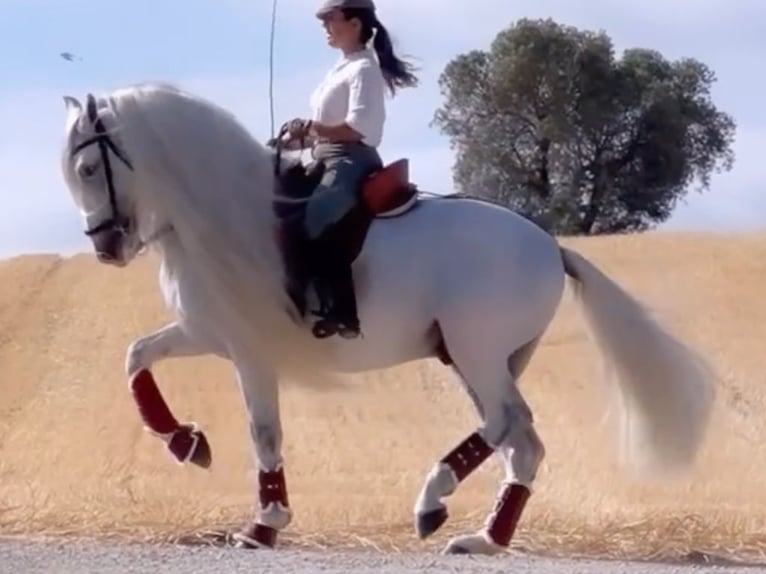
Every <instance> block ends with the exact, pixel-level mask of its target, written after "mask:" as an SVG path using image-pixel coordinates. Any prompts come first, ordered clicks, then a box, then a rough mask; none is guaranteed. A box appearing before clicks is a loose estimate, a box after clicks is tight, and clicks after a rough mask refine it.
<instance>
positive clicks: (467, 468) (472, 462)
mask: <svg viewBox="0 0 766 574" xmlns="http://www.w3.org/2000/svg"><path fill="white" fill-rule="evenodd" d="M493 452H494V449H493V448H492V447H491V446H489V445H488V444H487V442H486V441H485V440H484V439H483V438H482V437H481V435H480V434H479V433H478V432H475V433H473V434H472V435H471V436H469V437H468V438H467V439H465V440H464V441H463V442H461V443H460V444H459V445H458V446H457V447H455V449H454V450H452V452H450V453H449V454H448V455H447V456H445V457H444V458H443V459H442V460H441V462H443V463H445V464H448V465H449V466H450V468H452V470H453V471H454V472H455V475H456V476H457V480H458V482H460V481H462V480H463V479H465V477H467V476H468V475H469V474H471V473H472V472H473V471H474V470H476V469H477V468H478V467H479V466H480V465H481V463H483V462H484V461H485V460H487V458H488V457H489V455H491V454H492V453H493Z"/></svg>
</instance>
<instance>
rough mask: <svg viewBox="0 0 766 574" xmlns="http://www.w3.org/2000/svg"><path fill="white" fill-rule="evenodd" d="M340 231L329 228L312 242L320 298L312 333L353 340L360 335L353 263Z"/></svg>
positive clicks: (318, 335) (316, 287)
mask: <svg viewBox="0 0 766 574" xmlns="http://www.w3.org/2000/svg"><path fill="white" fill-rule="evenodd" d="M337 233H338V230H337V229H330V230H328V231H327V232H325V233H323V234H322V235H321V236H320V237H319V238H317V239H316V240H315V241H314V242H313V245H312V247H313V249H312V252H313V262H314V274H313V275H314V286H315V289H316V292H317V295H318V297H319V301H320V305H321V307H320V309H319V311H318V312H317V313H316V314H317V315H318V316H319V317H320V319H319V320H318V321H317V322H316V323H315V324H314V327H313V329H312V332H313V334H314V336H316V337H319V338H325V337H329V336H331V335H335V334H336V333H337V334H339V335H340V336H341V337H344V338H346V339H353V338H355V337H358V336H359V334H360V328H359V318H358V317H357V306H356V294H355V292H354V277H353V272H352V270H351V263H350V262H348V261H347V260H346V259H347V258H346V257H344V255H345V249H344V248H343V245H341V244H339V242H338V239H339V238H336V237H335V236H336V235H337Z"/></svg>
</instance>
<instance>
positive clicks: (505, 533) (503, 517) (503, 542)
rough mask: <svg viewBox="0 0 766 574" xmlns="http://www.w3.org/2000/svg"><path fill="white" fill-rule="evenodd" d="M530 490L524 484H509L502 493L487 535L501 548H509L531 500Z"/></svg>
mask: <svg viewBox="0 0 766 574" xmlns="http://www.w3.org/2000/svg"><path fill="white" fill-rule="evenodd" d="M529 495H530V492H529V489H528V488H527V487H526V486H524V485H522V484H509V485H507V486H506V487H505V488H504V489H503V491H502V492H501V493H500V497H499V498H498V500H497V503H496V504H495V508H494V510H493V511H492V514H491V515H490V517H489V520H488V522H487V534H489V537H490V538H491V539H492V540H493V541H494V543H495V544H497V545H499V546H508V545H509V544H510V543H511V538H512V537H513V533H514V532H515V531H516V526H517V525H518V523H519V518H521V513H522V512H523V510H524V507H525V506H526V504H527V500H528V499H529Z"/></svg>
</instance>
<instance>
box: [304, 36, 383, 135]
mask: <svg viewBox="0 0 766 574" xmlns="http://www.w3.org/2000/svg"><path fill="white" fill-rule="evenodd" d="M385 90H386V84H385V81H384V79H383V74H382V72H381V70H380V66H379V65H378V61H377V59H376V58H375V52H374V51H373V50H372V49H370V48H366V49H364V50H361V51H359V52H354V53H352V54H349V55H348V56H342V57H341V58H340V60H339V61H338V63H337V64H336V65H335V66H333V68H332V69H331V70H330V71H329V72H328V73H327V75H326V76H325V77H324V79H323V80H322V82H321V83H320V84H319V86H317V88H316V89H315V90H314V92H313V94H312V95H311V102H310V103H311V108H312V110H313V116H312V119H313V120H314V121H317V122H320V123H323V124H327V125H331V126H333V125H339V124H342V123H343V122H346V123H347V124H348V125H349V126H351V127H352V128H353V129H355V130H356V131H357V132H359V133H360V134H361V135H362V141H363V142H364V143H365V144H367V145H369V146H371V147H378V146H379V145H380V143H381V141H382V139H383V125H384V124H385V121H386V108H385V101H384V98H385Z"/></svg>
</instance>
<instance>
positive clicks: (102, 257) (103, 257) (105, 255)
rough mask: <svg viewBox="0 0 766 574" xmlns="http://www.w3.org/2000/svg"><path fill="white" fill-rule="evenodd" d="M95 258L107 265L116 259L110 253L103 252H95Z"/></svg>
mask: <svg viewBox="0 0 766 574" xmlns="http://www.w3.org/2000/svg"><path fill="white" fill-rule="evenodd" d="M96 257H97V258H98V260H99V261H103V262H104V263H108V262H110V261H114V260H115V259H116V257H115V256H114V255H112V254H111V253H106V252H105V251H97V252H96Z"/></svg>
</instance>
